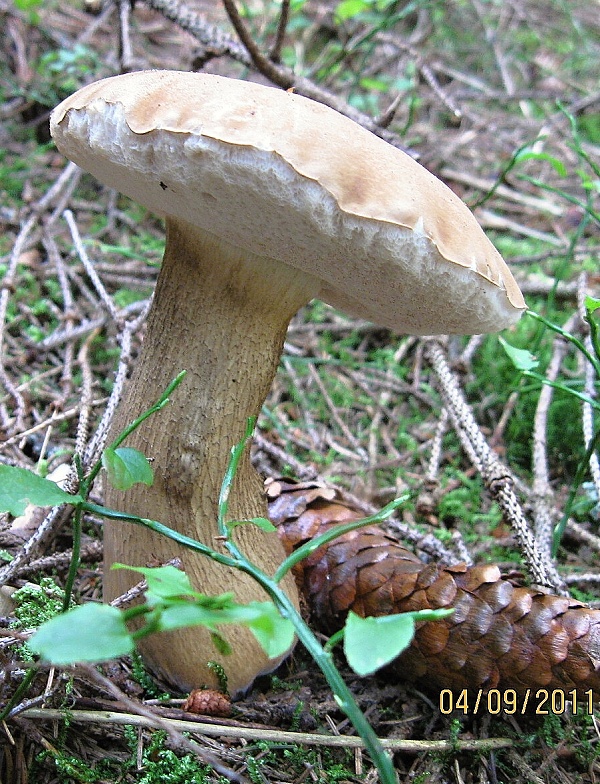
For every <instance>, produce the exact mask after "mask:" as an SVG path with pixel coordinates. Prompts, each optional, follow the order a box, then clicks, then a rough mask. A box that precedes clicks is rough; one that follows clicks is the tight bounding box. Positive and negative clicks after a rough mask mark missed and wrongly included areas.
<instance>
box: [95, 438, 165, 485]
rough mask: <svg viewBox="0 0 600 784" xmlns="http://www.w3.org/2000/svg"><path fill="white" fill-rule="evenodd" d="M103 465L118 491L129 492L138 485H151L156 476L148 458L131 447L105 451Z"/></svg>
mask: <svg viewBox="0 0 600 784" xmlns="http://www.w3.org/2000/svg"><path fill="white" fill-rule="evenodd" d="M102 465H103V466H104V468H105V469H106V473H107V474H108V479H109V481H110V483H111V485H112V486H113V487H116V488H117V490H129V488H130V487H132V486H133V485H135V484H138V483H142V484H145V485H151V484H152V483H153V482H154V474H153V473H152V468H151V467H150V463H149V462H148V458H147V457H146V456H145V455H144V454H142V453H141V452H140V451H139V450H137V449H132V447H129V446H120V447H117V449H110V448H109V449H105V450H104V452H103V454H102Z"/></svg>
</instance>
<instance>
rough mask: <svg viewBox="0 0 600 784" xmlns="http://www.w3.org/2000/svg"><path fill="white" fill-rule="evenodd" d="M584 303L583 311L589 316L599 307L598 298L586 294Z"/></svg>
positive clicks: (599, 300) (599, 301)
mask: <svg viewBox="0 0 600 784" xmlns="http://www.w3.org/2000/svg"><path fill="white" fill-rule="evenodd" d="M584 305H585V312H586V313H587V314H588V316H591V314H592V313H594V311H596V310H598V308H600V299H596V297H590V296H589V294H588V295H587V296H586V298H585V301H584Z"/></svg>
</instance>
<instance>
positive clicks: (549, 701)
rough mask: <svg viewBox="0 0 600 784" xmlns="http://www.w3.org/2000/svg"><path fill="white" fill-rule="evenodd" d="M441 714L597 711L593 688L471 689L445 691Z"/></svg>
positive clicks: (589, 712)
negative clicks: (579, 690) (520, 690)
mask: <svg viewBox="0 0 600 784" xmlns="http://www.w3.org/2000/svg"><path fill="white" fill-rule="evenodd" d="M439 708H440V711H441V712H442V713H443V714H445V715H447V714H449V713H452V712H453V711H461V712H462V713H464V714H465V715H467V714H469V713H471V714H473V715H476V714H478V713H479V714H481V713H484V712H486V713H490V714H492V715H493V716H496V715H498V714H499V713H507V714H509V715H513V714H517V713H520V714H522V715H524V714H525V713H531V714H535V715H537V716H548V715H555V716H560V715H562V714H564V713H567V712H568V713H573V714H575V713H577V711H578V710H582V711H583V712H584V713H588V714H592V713H593V712H594V694H593V691H592V689H588V690H587V691H583V692H578V691H577V689H571V690H570V691H566V690H564V689H552V690H551V691H549V690H548V689H536V690H535V691H534V690H533V689H526V690H525V691H524V692H521V693H519V692H517V691H516V690H515V689H489V690H488V691H484V690H483V689H478V690H477V691H476V692H469V690H468V689H461V691H458V692H456V693H455V692H453V691H452V689H442V690H441V691H440V699H439Z"/></svg>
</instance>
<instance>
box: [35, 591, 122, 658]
mask: <svg viewBox="0 0 600 784" xmlns="http://www.w3.org/2000/svg"><path fill="white" fill-rule="evenodd" d="M28 646H29V648H31V650H32V651H33V652H34V653H38V654H39V655H40V656H41V657H42V658H43V659H45V660H46V661H48V662H50V664H57V665H61V664H76V663H77V662H100V661H106V659H114V658H116V657H117V656H124V655H125V654H128V653H131V651H132V650H133V648H134V642H133V638H132V636H131V634H130V633H129V631H128V630H127V627H126V626H125V621H124V620H123V615H122V613H121V611H120V610H118V609H117V608H116V607H110V606H109V605H107V604H94V603H93V602H89V603H88V604H82V605H80V606H79V607H76V608H75V609H74V610H69V612H66V613H63V614H62V615H57V616H56V617H55V618H52V619H51V620H49V621H46V623H43V624H42V625H41V626H40V628H39V629H38V630H37V632H36V633H35V634H34V635H33V637H31V639H30V640H29V641H28Z"/></svg>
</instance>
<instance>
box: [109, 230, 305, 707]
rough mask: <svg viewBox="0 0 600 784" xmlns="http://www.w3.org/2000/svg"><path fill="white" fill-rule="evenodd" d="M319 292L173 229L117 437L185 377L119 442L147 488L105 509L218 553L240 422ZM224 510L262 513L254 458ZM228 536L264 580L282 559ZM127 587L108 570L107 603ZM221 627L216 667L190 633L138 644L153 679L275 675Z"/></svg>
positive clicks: (119, 553)
mask: <svg viewBox="0 0 600 784" xmlns="http://www.w3.org/2000/svg"><path fill="white" fill-rule="evenodd" d="M315 288H316V285H315V282H314V281H313V280H312V279H311V277H310V276H309V275H306V274H304V273H301V272H299V271H297V270H294V269H292V268H290V267H287V266H286V265H282V264H275V263H274V262H272V261H270V260H268V259H260V258H258V257H255V256H253V255H252V254H243V255H242V254H241V253H240V252H239V251H238V250H237V249H235V248H231V247H228V246H227V244H226V243H224V242H222V241H220V240H217V239H214V238H211V237H210V236H209V235H206V234H203V233H201V232H199V231H198V230H196V229H194V227H192V226H189V225H187V224H185V225H184V224H181V223H178V222H177V221H175V220H174V219H168V221H167V242H166V248H165V255H164V259H163V266H162V269H161V273H160V277H159V282H158V285H157V288H156V292H155V300H154V303H153V307H152V312H151V315H150V317H149V320H148V326H147V333H146V336H145V339H144V346H143V351H142V353H141V356H140V358H139V361H138V364H137V366H136V369H135V372H134V376H133V378H132V380H131V383H130V384H129V387H128V391H127V393H126V396H125V398H124V400H123V401H122V405H121V407H120V409H119V414H118V416H117V418H116V421H115V424H114V427H113V432H115V433H116V432H118V431H119V430H120V429H121V428H122V427H124V426H125V425H126V424H127V420H128V419H129V418H130V417H131V415H132V414H135V413H136V412H137V413H139V412H142V411H144V410H146V409H147V408H148V407H149V406H150V405H151V404H152V402H153V401H154V400H156V399H157V398H158V397H159V395H160V394H161V392H162V391H163V390H164V389H165V387H166V386H167V384H168V383H169V381H170V380H171V379H172V378H173V377H174V376H175V375H177V373H178V372H179V371H180V370H186V371H187V373H186V378H185V379H184V381H183V383H182V384H181V385H180V386H179V387H178V388H177V390H176V392H175V393H174V394H173V395H172V396H171V401H170V403H169V405H168V406H167V407H166V408H165V409H163V410H162V411H161V412H160V414H159V415H158V417H159V418H158V420H156V421H153V422H148V426H147V427H142V428H140V429H139V430H138V431H136V432H135V433H134V434H133V435H132V436H130V438H129V439H128V441H127V445H128V446H134V447H137V448H138V449H140V450H142V451H143V452H144V453H145V454H146V455H147V456H149V457H151V458H152V459H153V466H154V469H155V482H154V484H153V485H152V486H151V487H147V486H145V485H137V486H134V487H133V488H132V489H131V490H129V491H128V492H127V494H126V498H125V499H124V498H123V494H122V493H120V492H118V491H115V490H113V489H110V488H109V489H108V491H107V498H106V501H107V504H108V505H109V506H112V507H113V508H123V507H124V506H125V507H126V508H127V509H128V510H129V511H132V512H135V513H136V514H139V515H141V516H147V517H151V518H153V519H156V520H161V521H168V522H169V525H171V526H172V527H173V528H175V529H176V530H178V531H180V532H181V533H185V534H186V535H188V536H191V537H194V538H196V539H198V540H200V541H202V542H204V543H205V544H207V545H209V546H212V547H214V548H217V549H218V548H219V547H220V545H219V543H218V541H217V540H216V539H215V536H217V534H218V531H217V501H218V497H219V489H220V485H221V482H222V480H223V476H224V473H225V470H226V468H227V462H228V459H229V452H230V448H231V446H232V445H233V444H234V443H237V442H239V441H241V439H242V436H243V434H244V430H245V426H246V420H247V418H248V417H250V416H257V415H258V414H259V412H260V409H261V406H262V404H263V402H264V399H265V397H266V395H267V393H268V390H269V388H270V386H271V384H272V381H273V377H274V375H275V372H276V370H277V366H278V364H279V359H280V356H281V352H282V347H283V340H284V337H285V333H286V329H287V326H288V323H289V320H290V318H291V317H292V315H293V314H294V313H296V311H297V310H298V309H299V308H300V307H301V306H302V305H304V304H306V302H308V301H309V300H310V298H311V297H312V295H313V293H314V291H315ZM229 511H230V517H231V518H232V519H240V520H245V519H249V518H253V517H265V516H266V500H265V498H264V494H263V492H262V482H261V481H260V479H259V477H258V475H257V474H256V472H255V471H254V469H253V468H252V466H251V465H250V461H249V459H248V455H246V459H245V460H242V461H241V462H240V465H239V468H238V471H237V474H236V480H235V483H234V486H233V489H232V493H231V496H230V502H229ZM234 535H235V538H236V542H237V543H238V544H239V545H240V547H241V549H242V551H243V552H244V553H245V554H246V555H247V557H248V558H249V559H250V560H251V561H252V562H253V563H255V564H257V565H259V566H261V567H263V568H265V569H266V570H267V571H268V572H273V571H274V568H273V567H274V565H276V564H278V563H280V562H281V561H282V560H283V554H282V549H281V545H280V543H279V539H278V538H277V536H276V535H275V534H269V533H264V532H262V531H259V530H258V529H257V528H255V527H253V530H251V531H249V530H248V528H247V527H246V526H239V527H238V528H237V529H236V531H235V534H234ZM104 547H105V562H106V563H107V564H111V563H114V562H115V561H119V560H122V558H123V555H124V554H125V553H126V555H127V562H128V563H130V564H132V565H135V564H137V565H142V564H146V563H147V562H148V561H149V560H150V559H151V558H152V559H153V560H156V561H157V562H166V561H168V560H169V559H171V558H173V557H175V556H179V557H180V558H181V560H182V561H183V568H184V569H185V571H186V573H187V574H188V576H189V577H190V579H191V581H192V583H193V584H194V585H196V586H198V588H199V590H204V586H206V587H207V588H206V592H207V593H210V594H211V595H212V594H218V593H224V592H227V591H231V590H234V591H235V595H236V599H237V600H238V601H241V602H247V601H252V600H256V599H257V600H263V601H264V600H266V599H267V598H268V597H267V596H266V594H264V593H262V589H260V588H258V586H257V584H256V582H255V581H254V580H252V579H251V578H250V577H249V576H248V575H246V574H242V573H241V572H237V571H236V572H234V571H233V570H231V569H228V568H226V567H223V566H222V565H221V564H217V563H215V562H214V561H211V560H210V559H209V558H205V557H203V556H200V555H198V554H196V553H192V552H191V551H185V550H183V551H182V549H181V547H180V546H178V545H177V544H176V543H174V542H172V541H171V540H169V539H167V538H165V537H164V536H159V535H157V534H154V533H153V532H151V531H148V530H146V529H141V528H139V527H138V526H129V525H126V524H116V523H109V524H107V525H106V526H105V535H104ZM131 582H132V578H131V573H130V572H127V571H124V570H121V569H119V570H111V569H107V570H106V572H105V575H104V590H105V594H106V595H107V596H108V597H110V598H113V597H115V596H118V595H120V594H121V593H123V592H124V591H126V590H127V589H128V588H130V587H131ZM208 586H209V587H208ZM285 589H286V590H287V592H288V593H290V594H291V595H292V596H295V595H296V589H295V585H294V583H293V580H291V579H288V581H287V582H286V584H285ZM222 631H223V633H224V635H225V636H226V637H227V639H228V641H229V642H230V644H231V645H232V647H233V654H232V658H231V659H230V658H229V657H225V658H223V659H221V658H220V657H219V655H218V653H217V651H216V649H214V647H213V646H212V643H211V642H210V639H209V636H208V634H207V633H206V632H203V631H202V630H201V629H199V628H196V627H194V628H192V629H186V630H182V631H178V632H177V633H176V634H160V635H156V634H155V635H151V636H150V637H148V638H145V639H143V640H141V641H140V648H141V650H142V653H143V655H144V657H145V659H146V660H147V662H148V664H149V665H150V667H151V669H153V670H154V671H155V672H158V673H160V674H161V675H162V677H164V678H166V679H167V680H168V681H169V682H171V683H173V682H174V683H176V685H178V686H179V687H180V688H182V689H191V688H193V687H195V686H198V685H199V684H201V683H210V682H213V680H214V677H215V676H214V673H213V672H212V671H211V670H209V669H208V668H207V667H206V664H207V662H208V661H209V660H211V659H213V660H221V663H222V664H223V666H224V667H225V669H226V672H227V674H228V679H229V688H230V689H231V691H232V692H235V691H237V690H239V689H240V688H241V687H243V686H246V685H247V684H248V683H249V682H251V681H252V679H253V678H254V677H255V676H256V673H257V671H260V670H261V669H265V668H269V667H270V668H272V667H273V666H274V663H273V662H271V663H270V665H269V663H268V660H267V658H266V656H265V654H264V652H263V651H262V649H261V648H260V647H259V646H258V644H257V643H256V641H255V640H254V638H253V637H252V636H251V635H250V633H249V632H248V630H246V629H244V628H243V627H233V626H232V627H227V628H226V629H225V628H223V629H222ZM174 637H175V639H173V638H174ZM170 647H173V649H176V651H177V654H176V656H175V657H171V656H167V655H165V652H166V651H167V650H168V649H169V648H170ZM199 651H203V652H204V653H203V654H199ZM240 651H243V654H240ZM202 656H204V659H203V658H202ZM171 662H176V668H173V669H171V667H170V663H171ZM257 668H258V670H257Z"/></svg>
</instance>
